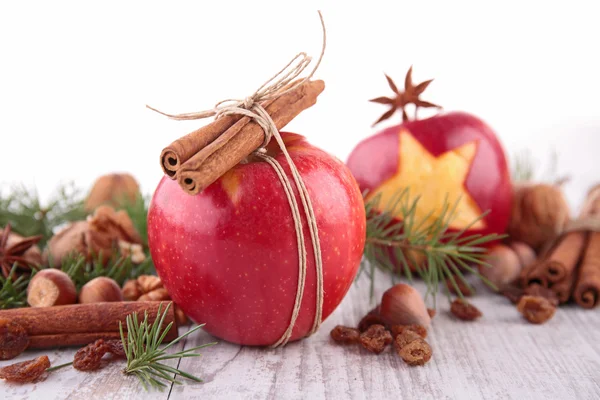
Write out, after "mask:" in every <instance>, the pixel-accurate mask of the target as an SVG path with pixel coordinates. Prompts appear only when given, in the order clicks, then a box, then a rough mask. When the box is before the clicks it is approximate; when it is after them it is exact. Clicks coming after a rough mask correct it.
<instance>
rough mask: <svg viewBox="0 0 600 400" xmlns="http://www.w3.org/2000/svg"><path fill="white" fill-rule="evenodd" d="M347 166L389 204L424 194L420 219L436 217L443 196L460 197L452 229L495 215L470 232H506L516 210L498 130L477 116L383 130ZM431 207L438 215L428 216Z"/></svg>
mask: <svg viewBox="0 0 600 400" xmlns="http://www.w3.org/2000/svg"><path fill="white" fill-rule="evenodd" d="M347 164H348V167H349V168H350V170H351V171H352V173H353V174H354V176H355V178H356V180H357V182H358V184H359V186H360V188H361V190H362V191H364V190H367V189H368V190H369V197H371V196H375V195H376V194H378V193H380V194H381V196H382V197H381V201H380V207H385V206H386V204H387V200H389V199H390V198H391V197H392V196H393V194H394V193H396V192H398V191H399V190H401V189H403V188H409V189H410V195H411V196H410V197H411V199H414V197H415V196H417V195H420V196H421V199H420V200H419V202H418V206H417V210H416V220H417V221H420V220H422V219H423V218H427V219H428V220H429V221H433V220H434V219H435V218H436V217H438V216H439V213H440V210H441V209H442V205H443V203H444V200H445V199H446V196H447V199H448V201H449V202H450V204H451V205H453V204H454V203H455V202H457V201H458V207H457V212H458V213H457V215H456V218H455V219H454V220H453V222H452V223H451V224H450V230H452V231H457V230H460V229H462V228H464V227H466V226H467V225H468V224H469V223H471V222H472V221H474V220H475V219H476V218H477V217H478V216H479V215H481V214H482V213H483V212H485V211H487V210H489V211H490V213H489V214H488V215H487V216H486V217H485V218H484V219H482V220H480V221H479V222H477V223H476V224H474V225H473V226H472V227H471V228H470V229H469V230H468V231H467V232H466V234H477V233H480V234H488V233H504V232H505V230H506V227H507V225H508V221H509V217H510V211H511V193H512V189H511V179H510V173H509V168H508V164H507V160H506V156H505V153H504V150H503V148H502V146H501V144H500V142H499V141H498V139H497V137H496V135H495V133H494V131H493V130H492V129H491V128H490V127H489V126H488V125H486V124H485V123H484V122H483V121H481V120H480V119H478V118H477V117H475V116H473V115H470V114H467V113H463V112H451V113H446V114H438V115H436V116H433V117H431V118H427V119H422V120H414V121H408V122H405V123H402V124H400V125H395V126H392V127H389V128H387V129H384V130H383V131H381V132H380V133H377V134H375V135H374V136H372V137H370V138H368V139H366V140H364V141H362V142H361V143H359V144H358V145H357V146H356V148H355V149H354V150H353V151H352V153H351V155H350V157H349V159H348V162H347ZM431 210H435V211H434V212H433V214H431V215H428V213H429V212H430V211H431Z"/></svg>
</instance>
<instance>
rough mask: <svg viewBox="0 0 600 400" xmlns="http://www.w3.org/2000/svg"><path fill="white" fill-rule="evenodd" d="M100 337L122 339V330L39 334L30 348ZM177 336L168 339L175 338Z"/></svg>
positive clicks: (79, 343)
mask: <svg viewBox="0 0 600 400" xmlns="http://www.w3.org/2000/svg"><path fill="white" fill-rule="evenodd" d="M125 336H127V334H125ZM98 339H104V340H120V339H121V333H120V332H95V333H73V334H71V333H61V334H58V335H38V336H32V337H30V338H29V346H28V347H27V348H28V349H51V348H55V347H71V346H85V345H88V344H90V343H92V342H95V341H96V340H98ZM173 339H175V338H171V339H168V340H169V341H170V340H173Z"/></svg>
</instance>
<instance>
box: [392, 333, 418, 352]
mask: <svg viewBox="0 0 600 400" xmlns="http://www.w3.org/2000/svg"><path fill="white" fill-rule="evenodd" d="M414 340H423V338H422V337H421V336H420V335H419V334H418V333H417V332H415V331H410V330H405V331H404V332H402V333H401V334H399V335H398V336H396V338H395V339H394V348H395V349H396V351H397V352H398V354H400V350H401V349H402V348H403V347H404V346H406V345H407V344H409V343H410V342H412V341H414Z"/></svg>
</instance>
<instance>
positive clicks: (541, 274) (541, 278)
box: [520, 261, 549, 288]
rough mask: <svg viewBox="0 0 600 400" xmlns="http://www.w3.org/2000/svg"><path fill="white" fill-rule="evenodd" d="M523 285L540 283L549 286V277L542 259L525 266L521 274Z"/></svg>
mask: <svg viewBox="0 0 600 400" xmlns="http://www.w3.org/2000/svg"><path fill="white" fill-rule="evenodd" d="M520 279H521V286H522V287H523V288H528V287H529V286H531V285H534V284H538V285H540V286H543V287H545V288H547V287H548V286H549V282H548V277H547V275H546V268H545V267H544V266H543V265H542V263H541V262H540V261H536V262H534V263H533V264H531V265H529V266H527V267H525V269H523V272H522V273H521V275H520Z"/></svg>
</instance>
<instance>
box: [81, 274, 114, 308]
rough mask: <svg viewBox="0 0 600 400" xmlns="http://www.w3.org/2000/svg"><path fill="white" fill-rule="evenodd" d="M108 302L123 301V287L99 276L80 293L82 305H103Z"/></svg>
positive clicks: (84, 286)
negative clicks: (102, 303)
mask: <svg viewBox="0 0 600 400" xmlns="http://www.w3.org/2000/svg"><path fill="white" fill-rule="evenodd" d="M107 301H123V295H122V294H121V287H120V286H119V284H118V283H117V282H115V281H114V280H113V279H111V278H108V277H106V276H99V277H97V278H94V279H92V280H91V281H89V282H88V283H86V284H85V285H83V287H82V288H81V292H79V302H80V303H101V302H107Z"/></svg>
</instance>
